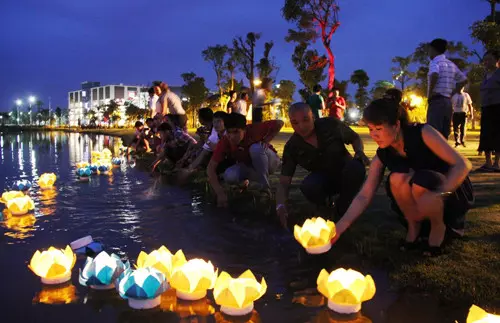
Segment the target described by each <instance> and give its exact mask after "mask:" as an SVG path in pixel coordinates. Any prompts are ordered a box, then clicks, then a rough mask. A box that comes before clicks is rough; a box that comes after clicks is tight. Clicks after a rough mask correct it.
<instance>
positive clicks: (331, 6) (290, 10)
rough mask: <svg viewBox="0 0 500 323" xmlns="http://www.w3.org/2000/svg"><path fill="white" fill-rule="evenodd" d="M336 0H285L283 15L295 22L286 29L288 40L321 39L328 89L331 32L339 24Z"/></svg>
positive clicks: (330, 83) (331, 71)
mask: <svg viewBox="0 0 500 323" xmlns="http://www.w3.org/2000/svg"><path fill="white" fill-rule="evenodd" d="M339 10H340V8H339V6H338V4H337V0H316V1H312V0H285V4H284V6H283V8H282V14H283V17H284V18H285V19H286V20H287V21H288V22H293V23H295V24H296V26H297V29H298V30H291V29H290V30H288V36H287V37H286V40H287V41H288V42H298V43H304V42H305V43H310V42H312V41H314V40H316V39H321V42H322V44H323V46H324V48H325V51H326V53H327V57H328V89H329V90H330V91H331V89H332V88H333V87H334V80H335V56H334V55H333V52H332V49H331V47H330V44H331V40H332V36H333V34H334V33H335V32H336V31H337V28H338V27H339V26H340V21H339V18H338V12H339Z"/></svg>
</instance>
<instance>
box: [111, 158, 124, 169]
mask: <svg viewBox="0 0 500 323" xmlns="http://www.w3.org/2000/svg"><path fill="white" fill-rule="evenodd" d="M111 163H112V164H113V166H114V167H119V166H120V165H121V164H122V159H121V158H117V157H115V158H113V159H112V160H111Z"/></svg>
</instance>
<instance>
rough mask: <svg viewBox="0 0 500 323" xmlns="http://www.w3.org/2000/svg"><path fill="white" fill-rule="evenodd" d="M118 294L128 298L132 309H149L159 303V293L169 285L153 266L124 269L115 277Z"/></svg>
mask: <svg viewBox="0 0 500 323" xmlns="http://www.w3.org/2000/svg"><path fill="white" fill-rule="evenodd" d="M117 283H118V286H117V289H118V293H119V294H120V296H121V297H122V298H124V299H128V304H129V306H130V307H132V308H134V309H149V308H153V307H156V306H158V305H160V303H161V294H162V293H163V292H165V291H166V290H167V289H168V288H169V286H168V283H167V280H166V279H165V275H163V274H162V273H161V272H159V271H158V270H156V269H154V268H139V269H137V270H132V269H128V270H125V271H124V272H123V273H122V274H121V275H120V277H119V278H118V279H117Z"/></svg>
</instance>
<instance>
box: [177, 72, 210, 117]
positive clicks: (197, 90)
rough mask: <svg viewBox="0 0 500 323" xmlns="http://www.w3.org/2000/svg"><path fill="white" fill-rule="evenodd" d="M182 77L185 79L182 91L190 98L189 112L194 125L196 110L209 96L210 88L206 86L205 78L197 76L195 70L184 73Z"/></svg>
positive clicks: (188, 102)
mask: <svg viewBox="0 0 500 323" xmlns="http://www.w3.org/2000/svg"><path fill="white" fill-rule="evenodd" d="M181 77H182V79H183V80H184V85H182V93H183V94H184V95H186V97H187V98H188V101H187V107H188V108H187V112H188V113H189V114H191V116H192V117H193V123H192V125H193V126H194V125H195V124H196V119H195V118H196V112H197V111H198V110H199V109H200V108H201V106H202V104H203V103H204V102H205V100H206V98H207V96H208V88H207V87H206V86H205V79H204V78H203V77H199V76H196V74H195V73H193V72H190V73H183V74H181Z"/></svg>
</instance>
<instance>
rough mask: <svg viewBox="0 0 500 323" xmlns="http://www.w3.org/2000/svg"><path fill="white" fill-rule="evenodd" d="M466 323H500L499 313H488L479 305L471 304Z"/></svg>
mask: <svg viewBox="0 0 500 323" xmlns="http://www.w3.org/2000/svg"><path fill="white" fill-rule="evenodd" d="M466 323H500V315H493V314H489V313H487V312H486V311H485V310H483V309H482V308H480V307H479V306H476V305H472V306H471V308H470V310H469V315H468V316H467V322H466Z"/></svg>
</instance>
